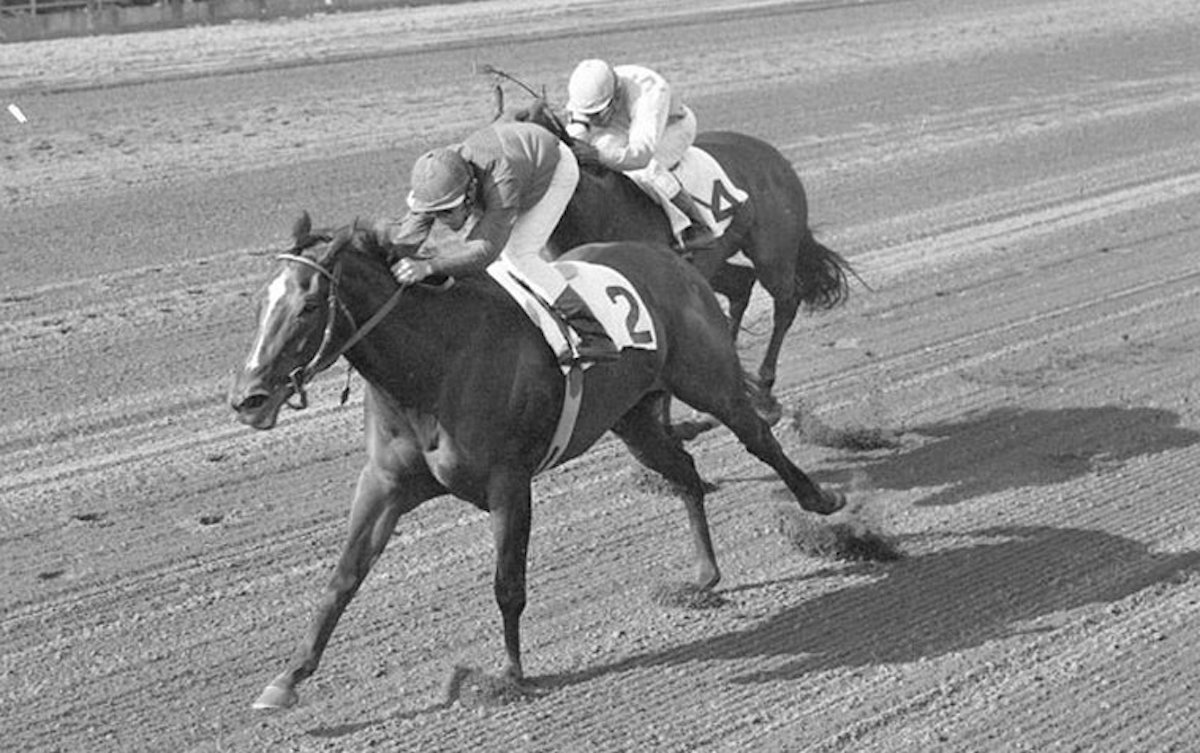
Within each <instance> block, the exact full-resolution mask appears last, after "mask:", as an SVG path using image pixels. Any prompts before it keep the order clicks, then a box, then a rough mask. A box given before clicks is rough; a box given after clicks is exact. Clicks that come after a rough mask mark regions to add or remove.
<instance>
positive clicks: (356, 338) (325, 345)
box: [275, 254, 405, 410]
mask: <svg viewBox="0 0 1200 753" xmlns="http://www.w3.org/2000/svg"><path fill="white" fill-rule="evenodd" d="M275 258H276V259H278V260H280V261H290V262H295V263H297V264H302V265H304V266H306V267H309V268H311V269H313V270H316V272H317V273H318V274H320V275H321V276H322V277H324V278H325V279H326V280H328V281H329V295H328V299H329V315H328V317H327V321H326V322H325V333H324V335H323V336H322V338H321V346H320V347H319V348H317V352H316V353H314V354H313V357H312V358H311V359H310V360H309V362H308V363H307V364H305V365H304V366H297V367H296V368H295V369H292V372H291V373H290V374H288V379H289V380H290V381H291V386H292V391H293V392H294V393H295V395H296V397H297V400H298V402H296V403H292V402H290V401H289V402H288V404H287V405H288V407H289V408H292V409H293V410H304V409H305V408H307V407H308V393H307V392H306V391H305V389H304V384H305V382H307V381H308V380H310V379H312V378H313V377H314V376H316V375H317V374H319V373H321V372H322V371H324V370H325V369H327V368H329V367H330V366H332V365H333V364H334V363H336V362H337V360H338V359H339V358H341V357H342V356H343V355H345V354H346V352H347V351H349V350H350V349H351V348H353V347H354V346H355V345H357V344H358V343H359V342H360V341H361V340H362V339H363V338H364V337H366V336H367V335H368V334H370V332H371V330H373V329H375V327H376V326H378V325H379V323H380V322H382V321H383V319H384V317H386V316H387V315H388V314H389V313H391V311H392V309H394V308H395V307H396V304H397V303H399V302H400V294H401V293H403V292H404V290H405V288H404V287H403V286H401V287H400V288H399V289H397V290H396V292H395V293H392V295H391V297H389V298H388V299H387V301H385V302H384V304H383V305H382V306H380V307H379V310H378V311H376V312H375V313H374V314H372V315H371V318H370V319H368V320H367V321H366V323H365V324H363V325H362V326H361V327H360V326H358V323H357V322H355V321H354V315H353V314H351V313H350V309H349V308H348V307H347V306H346V304H345V303H344V302H343V301H342V297H341V296H340V295H339V294H338V278H337V277H336V276H335V275H334V274H333V273H332V272H330V271H329V270H328V269H326V268H325V267H323V266H322V265H321V264H319V263H317V262H315V261H313V260H312V259H309V258H308V257H306V256H300V255H299V254H276V256H275ZM339 310H340V311H341V312H342V313H343V314H345V316H346V318H347V319H348V320H349V321H350V326H352V327H353V328H354V333H353V334H351V335H350V337H348V338H346V341H345V342H344V343H342V344H341V345H339V346H337V347H336V348H332V350H331V347H332V346H331V343H332V342H333V330H334V327H335V325H336V324H337V313H338V311H339ZM327 350H330V352H329V353H326V351H327ZM349 379H350V374H349V372H347V374H346V380H347V381H346V389H344V390H342V404H343V405H344V404H345V403H346V400H347V398H348V397H349V395H350V383H349Z"/></svg>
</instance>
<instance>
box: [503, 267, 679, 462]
mask: <svg viewBox="0 0 1200 753" xmlns="http://www.w3.org/2000/svg"><path fill="white" fill-rule="evenodd" d="M554 265H555V266H557V267H558V269H559V271H561V272H562V273H563V276H565V277H566V278H567V280H568V281H569V282H570V285H571V287H572V288H574V289H575V291H576V292H577V293H579V296H580V297H581V298H583V300H585V301H587V304H588V306H589V307H590V308H591V309H592V313H593V314H595V315H596V319H597V320H598V321H599V322H600V324H601V325H603V327H604V331H605V332H607V333H608V336H609V337H611V338H612V341H613V343H615V344H616V346H617V348H619V349H621V350H624V349H625V348H639V349H642V350H658V333H657V332H656V331H655V329H654V321H653V319H652V318H651V317H650V311H649V310H648V309H647V308H646V304H645V303H644V302H643V301H642V297H641V295H640V294H639V293H638V292H637V288H635V287H633V285H631V284H630V282H629V280H628V279H627V278H626V277H625V276H624V275H622V274H621V273H619V272H617V271H616V270H615V269H613V268H611V267H606V266H604V265H602V264H590V263H588V262H581V261H560V262H554ZM488 274H490V275H491V276H492V278H493V279H495V280H496V282H498V283H500V286H501V287H503V288H504V289H505V290H506V291H508V294H509V295H510V296H512V298H513V300H515V301H516V302H517V304H518V305H520V307H521V309H522V310H523V311H524V312H525V314H526V315H527V316H528V317H529V319H530V320H531V321H532V322H533V323H534V324H535V325H537V327H538V329H539V330H540V331H541V333H542V337H544V338H545V340H546V344H547V345H549V346H550V349H551V350H552V351H554V355H555V356H556V357H557V358H558V362H559V364H560V368H561V369H562V372H563V378H564V379H565V380H566V390H565V391H564V393H563V395H564V397H563V405H562V409H561V411H560V413H559V419H558V425H557V428H556V429H555V431H554V436H553V437H552V438H551V441H550V446H549V448H548V449H547V450H546V455H545V457H543V458H542V461H541V463H539V464H538V467H537V469H536V470H535V474H536V473H541V472H542V471H544V470H546V469H547V468H550V467H552V466H554V465H555V464H556V463H557V462H558V459H559V458H560V457H562V454H563V452H565V451H566V449H567V447H568V446H569V445H570V442H571V435H572V434H573V433H574V431H575V421H576V419H577V418H578V417H579V406H580V404H581V403H582V402H583V383H584V379H583V368H581V367H580V366H579V365H578V364H576V363H574V362H573V359H572V358H571V355H572V353H573V352H574V347H573V344H574V343H577V342H578V341H579V336H578V335H577V334H575V332H574V331H572V330H570V329H568V328H567V327H566V325H565V324H564V323H563V321H562V320H561V319H560V318H559V317H558V316H557V315H555V314H554V313H552V312H551V310H550V306H549V304H548V303H547V302H546V301H545V300H544V299H543V298H542V297H541V296H540V295H538V294H537V293H535V292H534V291H533V289H532V288H531V287H530V286H529V284H528V283H526V282H525V281H524V278H523V277H522V276H521V274H520V273H519V272H517V271H516V269H515V268H513V266H512V265H511V264H509V262H508V260H506V259H505V258H504V257H501V258H500V259H498V260H496V261H495V262H493V263H492V264H491V265H490V266H488Z"/></svg>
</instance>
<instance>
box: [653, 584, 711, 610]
mask: <svg viewBox="0 0 1200 753" xmlns="http://www.w3.org/2000/svg"><path fill="white" fill-rule="evenodd" d="M650 600H651V601H653V602H654V603H655V604H657V605H659V606H660V607H670V608H672V609H719V608H720V607H723V606H725V605H726V604H728V603H729V600H728V599H726V598H725V597H724V596H722V595H721V594H719V593H717V592H716V591H713V590H712V589H711V588H701V587H700V586H697V585H696V584H695V583H666V584H664V585H661V586H657V587H655V588H654V590H652V591H651V592H650Z"/></svg>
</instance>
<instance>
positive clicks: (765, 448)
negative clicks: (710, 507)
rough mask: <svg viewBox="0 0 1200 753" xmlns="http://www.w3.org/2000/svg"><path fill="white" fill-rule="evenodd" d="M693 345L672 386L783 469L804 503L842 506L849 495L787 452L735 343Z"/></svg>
mask: <svg viewBox="0 0 1200 753" xmlns="http://www.w3.org/2000/svg"><path fill="white" fill-rule="evenodd" d="M694 345H695V347H693V348H691V349H688V356H689V358H688V359H687V360H686V361H685V362H681V363H677V364H675V365H674V366H673V369H672V372H671V374H672V377H671V385H670V386H671V391H672V392H673V393H674V394H675V395H676V396H677V397H678V398H679V399H680V400H683V401H684V402H685V403H687V404H688V405H690V406H692V407H693V408H695V409H697V410H701V411H704V412H706V413H710V414H712V415H713V416H715V417H716V418H717V420H718V421H720V422H721V423H723V424H725V425H726V426H727V427H729V429H730V430H731V431H732V432H733V433H734V434H735V435H736V436H737V438H738V439H739V440H740V441H741V443H742V445H743V446H745V448H746V449H747V450H749V451H750V453H751V454H753V455H754V456H755V457H756V458H758V459H759V460H761V461H763V462H764V463H766V464H767V465H769V466H771V468H773V469H774V470H775V472H776V473H777V474H779V477H780V478H781V479H783V482H784V483H785V484H787V487H788V489H789V490H791V492H792V494H793V495H795V497H796V500H797V501H798V502H799V503H800V506H801V507H802V508H804V509H805V510H808V511H809V512H815V513H820V514H822V515H828V514H829V513H832V512H837V511H838V510H840V509H841V508H842V507H844V506H845V504H846V497H845V495H843V494H841V493H840V492H835V491H826V490H823V489H821V488H820V487H819V486H817V485H816V484H815V483H813V481H812V479H810V478H809V477H808V476H807V475H806V474H805V473H804V471H802V470H800V469H799V468H798V467H796V465H795V463H793V462H792V461H791V460H790V459H788V457H787V455H785V454H784V452H783V448H782V447H781V446H780V445H779V440H777V439H776V438H775V435H774V434H772V433H771V427H770V426H769V425H768V424H767V422H766V421H764V420H763V418H762V417H761V416H760V415H759V414H758V412H757V411H756V410H755V409H754V406H753V404H752V403H751V400H750V395H751V389H752V388H751V386H750V385H749V384H748V383H747V381H746V379H745V375H744V374H743V373H742V370H741V365H740V363H739V362H738V360H737V354H736V353H734V352H732V346H727V345H722V344H719V343H709V347H707V348H706V347H703V345H702V344H699V343H696V344H694Z"/></svg>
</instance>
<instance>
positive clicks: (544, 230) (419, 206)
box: [381, 123, 619, 361]
mask: <svg viewBox="0 0 1200 753" xmlns="http://www.w3.org/2000/svg"><path fill="white" fill-rule="evenodd" d="M578 183H579V165H578V163H577V162H576V160H575V155H574V154H573V153H572V152H571V150H570V149H569V148H568V147H567V146H566V145H565V144H563V143H562V142H561V141H559V140H558V139H557V138H556V137H555V136H554V135H553V134H551V133H550V132H549V131H547V130H546V129H544V128H542V127H540V126H536V125H532V124H529V123H493V124H492V125H490V126H488V127H486V128H483V129H481V130H479V131H477V132H475V133H474V134H472V135H471V136H469V137H467V139H466V140H464V141H463V142H462V143H461V144H456V145H454V146H450V147H443V148H440V149H434V150H432V151H429V152H426V153H425V154H423V155H421V156H420V157H419V158H418V159H417V161H416V163H415V164H414V165H413V170H412V182H411V184H412V190H411V192H410V193H409V194H408V207H409V212H408V214H407V215H406V216H405V217H404V218H403V219H402V220H400V221H399V222H398V223H385V225H384V226H383V227H382V228H381V231H382V234H383V238H384V240H385V241H386V242H387V243H388V245H389V246H390V248H391V250H392V253H393V255H394V256H395V255H401V254H404V256H403V258H401V259H399V261H397V262H395V263H394V264H393V266H392V274H393V275H394V276H395V278H396V281H397V282H399V283H400V284H401V285H409V284H412V283H414V282H418V281H420V280H423V279H424V278H426V277H429V276H430V275H434V274H437V275H463V274H470V273H478V272H483V271H484V270H485V269H486V268H487V266H488V265H489V264H491V263H492V262H493V261H495V260H496V258H497V257H498V256H501V255H503V256H504V257H505V259H507V260H508V261H509V263H511V264H512V265H513V267H515V268H516V270H517V271H518V272H519V273H520V274H521V275H522V276H523V277H524V278H525V281H526V282H528V283H529V284H530V285H531V287H533V288H534V290H535V291H536V292H537V293H538V294H539V295H541V296H542V298H543V299H544V300H546V301H548V302H550V303H551V305H552V306H553V307H554V309H555V310H556V311H557V312H558V313H559V315H560V316H562V317H563V319H564V320H566V322H567V324H569V325H570V326H571V327H572V328H573V329H574V330H575V331H576V332H577V333H578V334H579V336H580V340H581V342H580V343H579V345H578V346H577V347H576V349H575V350H576V356H577V358H578V360H580V361H612V360H615V359H616V358H617V357H618V356H619V352H618V350H617V347H616V346H615V345H614V344H613V342H612V340H611V339H610V338H609V336H608V335H607V334H606V333H605V331H604V327H603V326H602V325H601V324H600V323H599V322H598V321H597V320H596V317H595V315H594V314H593V313H592V311H591V309H590V308H589V307H588V305H587V303H586V302H585V301H584V300H583V299H582V298H581V297H580V296H579V293H577V292H575V290H574V289H572V288H571V286H570V285H569V284H568V283H567V279H566V278H565V277H563V275H562V273H560V272H559V271H558V269H557V268H555V267H554V266H553V265H552V264H550V263H549V262H548V261H546V260H545V259H543V258H542V256H541V253H542V250H543V249H544V248H545V246H546V243H547V241H548V240H549V239H550V234H551V233H552V232H553V231H554V228H555V226H556V225H557V224H558V221H559V220H560V219H561V218H562V215H563V212H564V211H565V210H566V207H567V203H568V202H569V201H570V200H571V196H572V194H574V193H575V186H576V185H577V184H578ZM472 215H475V216H476V217H477V220H476V222H475V224H474V226H473V227H472V228H471V230H470V231H469V232H468V233H467V234H466V237H465V238H463V239H462V240H461V243H457V244H452V245H450V247H448V248H439V249H438V251H437V252H436V254H423V255H418V256H417V257H412V256H408V255H407V254H411V253H413V252H414V251H417V249H418V248H419V247H420V246H421V245H422V244H423V243H424V242H425V240H426V238H428V237H429V234H430V232H431V231H432V230H433V225H434V222H435V221H441V222H442V223H444V224H445V225H446V226H447V227H448V228H450V229H451V230H452V231H454V232H455V233H459V231H461V230H462V229H463V227H464V226H465V225H466V222H467V219H468V218H469V217H471V216H472ZM460 237H461V233H460ZM394 256H393V258H394Z"/></svg>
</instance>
